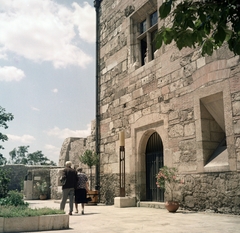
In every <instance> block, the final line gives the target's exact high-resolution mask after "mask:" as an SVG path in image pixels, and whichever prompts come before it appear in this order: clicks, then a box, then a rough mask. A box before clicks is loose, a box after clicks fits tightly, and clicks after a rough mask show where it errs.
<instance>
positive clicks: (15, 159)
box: [9, 146, 29, 164]
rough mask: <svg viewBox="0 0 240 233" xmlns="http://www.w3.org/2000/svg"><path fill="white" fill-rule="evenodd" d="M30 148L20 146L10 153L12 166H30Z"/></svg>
mask: <svg viewBox="0 0 240 233" xmlns="http://www.w3.org/2000/svg"><path fill="white" fill-rule="evenodd" d="M28 148H29V146H19V147H18V149H16V148H14V149H13V150H12V151H10V152H9V155H10V159H11V161H10V163H11V164H28V159H27V153H28Z"/></svg>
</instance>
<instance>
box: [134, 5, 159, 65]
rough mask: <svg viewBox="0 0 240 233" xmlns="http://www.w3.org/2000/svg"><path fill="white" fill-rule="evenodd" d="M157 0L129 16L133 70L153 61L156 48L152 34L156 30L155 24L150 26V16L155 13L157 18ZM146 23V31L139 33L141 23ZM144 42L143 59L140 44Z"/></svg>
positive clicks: (156, 25) (156, 24)
mask: <svg viewBox="0 0 240 233" xmlns="http://www.w3.org/2000/svg"><path fill="white" fill-rule="evenodd" d="M157 9H158V7H157V0H149V1H146V2H145V3H144V4H143V5H142V6H140V7H139V8H138V9H137V10H136V11H135V12H134V13H133V14H131V16H130V60H131V63H132V64H133V65H134V66H135V68H139V67H141V66H144V65H145V64H146V63H148V62H150V61H152V60H154V58H155V57H154V52H155V51H156V48H154V45H153V43H152V42H153V39H154V38H153V37H154V33H156V32H157V30H158V22H159V20H158V18H159V17H157V23H155V24H154V25H151V19H150V17H151V15H152V14H154V13H156V14H157V16H158V10H157ZM143 22H146V31H144V32H142V33H141V23H143ZM143 41H145V42H146V45H147V46H146V47H147V48H146V56H145V57H143V52H144V51H143V47H142V46H141V42H143Z"/></svg>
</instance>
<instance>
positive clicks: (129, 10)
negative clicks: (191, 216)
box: [98, 0, 240, 213]
mask: <svg viewBox="0 0 240 233" xmlns="http://www.w3.org/2000/svg"><path fill="white" fill-rule="evenodd" d="M161 3H162V0H149V1H147V0H138V1H135V0H122V1H119V0H110V1H102V2H101V6H100V19H99V25H98V27H99V30H100V32H99V34H100V37H99V45H100V60H99V69H100V73H99V86H98V88H99V93H98V94H99V106H100V126H99V131H100V132H99V135H100V187H101V189H100V195H101V196H106V198H108V200H107V201H106V202H107V203H113V197H114V196H119V184H118V171H119V162H118V161H119V132H120V131H121V130H124V131H125V137H126V139H125V151H126V165H125V166H126V167H125V169H126V193H127V195H129V196H138V198H140V199H141V200H146V193H147V192H148V190H147V188H146V182H147V181H146V154H145V151H146V146H147V142H148V140H149V138H150V136H151V135H152V134H153V133H154V132H156V133H157V134H158V135H159V136H160V138H161V140H162V143H163V154H164V155H163V158H164V164H165V165H168V166H170V167H171V166H174V167H177V168H178V170H179V172H180V175H181V176H183V177H184V176H186V180H187V183H186V185H184V186H183V187H184V188H183V189H182V191H181V193H180V194H181V195H180V194H179V200H181V205H182V206H183V207H185V208H189V209H195V210H196V209H212V210H214V211H219V212H228V213H240V200H239V198H240V190H239V187H240V180H239V173H238V172H239V169H240V165H239V164H240V107H239V106H240V104H239V103H240V101H239V100H240V73H239V71H240V68H239V67H240V66H239V56H234V54H232V53H231V52H230V51H229V50H228V49H227V48H226V47H224V46H223V47H222V48H220V49H219V50H218V51H216V52H214V53H213V55H212V56H207V57H202V56H201V55H200V52H199V49H198V50H192V49H189V48H184V49H182V50H181V51H179V50H178V49H177V48H176V46H175V45H174V44H170V45H167V46H165V45H164V46H163V47H162V48H161V49H159V50H156V51H155V52H154V51H152V52H154V53H152V54H151V53H150V52H151V51H150V50H151V49H152V47H151V43H150V42H149V35H150V34H149V33H150V32H151V30H152V29H151V28H150V29H149V33H148V31H147V32H146V38H147V39H146V41H147V43H146V46H147V49H146V51H145V52H146V55H145V57H144V59H142V55H141V50H142V47H141V43H142V42H141V40H142V38H145V37H144V36H145V34H144V33H143V34H141V33H140V31H141V28H140V26H139V25H140V24H141V22H143V21H144V19H146V18H148V16H149V15H151V14H152V13H153V12H155V11H157V10H158V8H159V6H160V5H161ZM148 22H149V21H147V26H148ZM167 23H169V20H165V21H160V20H159V19H158V22H157V27H158V28H159V27H160V26H161V25H163V24H167ZM154 27H156V26H153V28H154ZM222 140H223V143H222V144H221V142H222ZM218 145H221V146H220V147H219V148H220V149H218ZM221 149H222V150H221ZM103 177H108V178H107V180H111V182H107V181H106V180H105V178H103ZM189 177H191V179H189ZM153 181H154V178H153ZM109 183H111V185H109ZM106 193H109V194H110V195H106ZM216 193H218V195H216ZM214 195H215V196H214ZM223 197H224V198H223ZM165 199H167V196H166V197H165ZM226 201H228V202H227V203H225V202H226ZM236 206H237V207H236Z"/></svg>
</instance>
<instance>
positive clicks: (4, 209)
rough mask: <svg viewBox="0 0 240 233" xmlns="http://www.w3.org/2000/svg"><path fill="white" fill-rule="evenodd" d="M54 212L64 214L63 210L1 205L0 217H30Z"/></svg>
mask: <svg viewBox="0 0 240 233" xmlns="http://www.w3.org/2000/svg"><path fill="white" fill-rule="evenodd" d="M53 214H64V211H63V210H58V209H51V208H41V209H31V208H29V207H26V206H1V207H0V217H4V218H12V217H30V216H40V215H53Z"/></svg>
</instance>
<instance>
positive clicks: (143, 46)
mask: <svg viewBox="0 0 240 233" xmlns="http://www.w3.org/2000/svg"><path fill="white" fill-rule="evenodd" d="M146 55H147V40H146V37H144V38H143V39H142V40H141V64H142V65H144V64H145V58H146Z"/></svg>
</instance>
